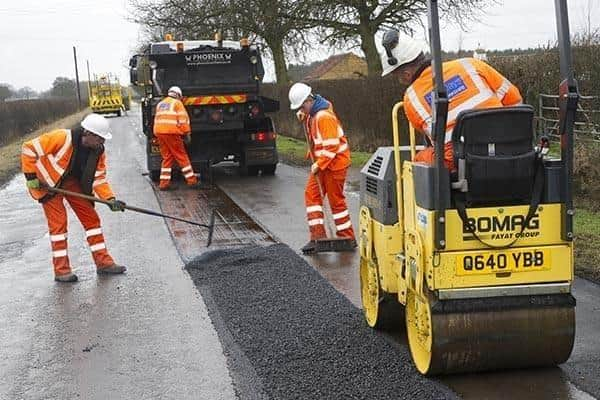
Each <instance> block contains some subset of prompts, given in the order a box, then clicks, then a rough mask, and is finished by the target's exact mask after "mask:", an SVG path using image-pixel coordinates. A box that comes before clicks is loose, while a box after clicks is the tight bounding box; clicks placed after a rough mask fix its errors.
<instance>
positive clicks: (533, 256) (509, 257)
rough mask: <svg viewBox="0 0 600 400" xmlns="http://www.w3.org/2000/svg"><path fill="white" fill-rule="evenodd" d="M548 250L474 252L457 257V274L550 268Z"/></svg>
mask: <svg viewBox="0 0 600 400" xmlns="http://www.w3.org/2000/svg"><path fill="white" fill-rule="evenodd" d="M550 265H551V261H550V251H548V250H538V249H536V250H521V251H519V250H511V251H502V252H500V251H498V252H474V253H471V254H466V255H464V254H463V255H460V256H457V257H456V274H457V275H472V274H497V273H502V272H527V271H539V270H543V269H548V268H550Z"/></svg>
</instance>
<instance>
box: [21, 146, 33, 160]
mask: <svg viewBox="0 0 600 400" xmlns="http://www.w3.org/2000/svg"><path fill="white" fill-rule="evenodd" d="M21 153H22V154H23V155H26V156H28V157H37V154H35V151H33V150H31V149H30V148H29V147H25V146H23V148H22V149H21Z"/></svg>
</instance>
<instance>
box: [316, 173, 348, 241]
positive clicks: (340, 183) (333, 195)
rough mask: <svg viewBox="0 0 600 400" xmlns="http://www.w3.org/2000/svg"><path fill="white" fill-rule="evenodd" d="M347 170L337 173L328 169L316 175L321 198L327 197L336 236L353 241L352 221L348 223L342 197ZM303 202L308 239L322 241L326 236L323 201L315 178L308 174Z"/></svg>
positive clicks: (346, 208) (345, 206)
mask: <svg viewBox="0 0 600 400" xmlns="http://www.w3.org/2000/svg"><path fill="white" fill-rule="evenodd" d="M347 172H348V168H343V169H341V170H338V171H331V170H329V169H325V170H321V171H319V173H318V179H319V181H320V182H321V188H322V189H323V196H327V199H328V200H329V205H330V206H331V212H332V213H333V220H334V222H335V227H336V235H337V236H338V237H342V238H350V239H354V230H353V229H352V221H350V213H349V212H348V206H347V205H346V197H345V196H344V183H345V181H346V174H347ZM304 202H305V204H306V216H307V220H308V228H309V229H310V239H311V240H316V239H322V238H325V237H326V236H327V234H326V232H325V225H324V223H325V219H324V213H323V199H322V198H321V193H320V191H319V184H318V182H317V177H315V175H313V174H310V176H309V178H308V182H307V183H306V189H305V191H304Z"/></svg>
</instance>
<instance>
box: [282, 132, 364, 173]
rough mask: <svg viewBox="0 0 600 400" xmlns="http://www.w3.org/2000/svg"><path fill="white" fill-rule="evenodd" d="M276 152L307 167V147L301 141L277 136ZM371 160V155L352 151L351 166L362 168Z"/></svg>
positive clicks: (294, 162)
mask: <svg viewBox="0 0 600 400" xmlns="http://www.w3.org/2000/svg"><path fill="white" fill-rule="evenodd" d="M277 151H278V152H279V156H280V157H281V158H282V159H283V160H285V161H287V162H289V163H291V164H295V165H309V164H310V162H309V161H308V160H306V151H307V146H306V142H304V141H303V140H298V139H294V138H291V137H288V136H282V135H279V136H277ZM369 158H371V153H367V152H364V151H352V166H353V167H362V166H363V165H364V164H365V163H366V162H367V161H368V160H369Z"/></svg>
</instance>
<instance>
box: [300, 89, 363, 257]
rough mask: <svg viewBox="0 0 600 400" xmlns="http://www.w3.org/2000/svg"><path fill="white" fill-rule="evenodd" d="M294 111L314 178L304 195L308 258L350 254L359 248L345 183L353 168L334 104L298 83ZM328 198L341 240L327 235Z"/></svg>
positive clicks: (306, 252) (305, 250)
mask: <svg viewBox="0 0 600 400" xmlns="http://www.w3.org/2000/svg"><path fill="white" fill-rule="evenodd" d="M289 99H290V106H291V109H292V110H299V111H298V113H297V116H298V119H299V120H300V121H301V122H302V124H303V126H304V132H305V135H306V140H307V144H308V146H309V155H310V157H311V160H312V165H311V168H310V172H311V173H310V176H309V178H308V182H307V184H306V189H305V192H304V196H305V198H304V200H305V205H306V215H307V220H308V227H309V230H310V240H309V242H308V243H307V244H306V245H305V246H304V247H302V252H303V253H304V254H310V253H318V252H324V251H350V250H353V249H355V248H356V240H355V238H354V230H353V229H352V222H351V221H350V213H349V211H348V206H347V204H346V198H345V196H344V183H345V181H346V175H347V172H348V168H349V166H350V148H349V146H348V140H347V138H346V136H345V135H344V131H343V129H342V126H341V123H340V121H339V119H338V117H337V116H336V114H335V113H334V111H333V107H332V105H331V103H330V102H329V101H327V100H325V99H324V98H323V97H321V96H320V95H317V94H315V95H313V94H312V89H311V87H310V86H308V85H306V84H304V83H295V84H294V85H292V87H291V88H290V91H289ZM324 196H327V199H328V200H329V205H330V207H331V212H332V215H331V217H332V218H333V221H334V224H335V232H336V235H337V238H332V237H328V235H327V232H326V231H325V220H326V218H325V215H326V214H325V211H324V209H323V203H324Z"/></svg>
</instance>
